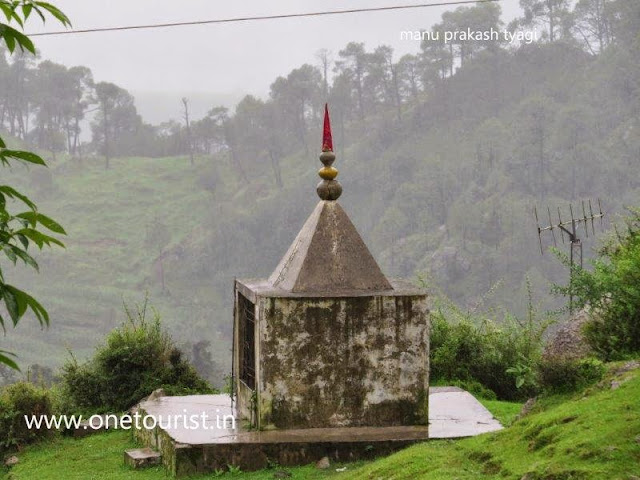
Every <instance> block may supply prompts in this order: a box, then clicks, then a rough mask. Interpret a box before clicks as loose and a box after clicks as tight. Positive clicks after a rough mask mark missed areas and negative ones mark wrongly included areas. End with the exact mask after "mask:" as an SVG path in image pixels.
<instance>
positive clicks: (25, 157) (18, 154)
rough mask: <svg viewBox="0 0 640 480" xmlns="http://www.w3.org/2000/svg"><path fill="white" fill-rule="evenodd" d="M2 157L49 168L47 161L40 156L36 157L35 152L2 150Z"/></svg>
mask: <svg viewBox="0 0 640 480" xmlns="http://www.w3.org/2000/svg"><path fill="white" fill-rule="evenodd" d="M0 156H2V157H9V158H17V159H19V160H22V161H25V162H28V163H34V164H36V165H44V166H45V167H46V166H47V164H46V163H45V161H44V160H43V159H42V158H41V157H40V156H39V155H36V154H35V153H33V152H25V151H21V150H2V151H0Z"/></svg>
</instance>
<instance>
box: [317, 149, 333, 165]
mask: <svg viewBox="0 0 640 480" xmlns="http://www.w3.org/2000/svg"><path fill="white" fill-rule="evenodd" d="M335 160H336V154H335V153H333V152H332V151H330V150H326V151H324V152H322V153H321V154H320V161H321V162H322V164H323V165H324V166H325V167H330V166H331V165H332V164H333V162H334V161H335Z"/></svg>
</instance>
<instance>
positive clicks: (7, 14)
mask: <svg viewBox="0 0 640 480" xmlns="http://www.w3.org/2000/svg"><path fill="white" fill-rule="evenodd" d="M0 10H2V13H4V16H5V17H6V18H7V22H10V21H11V16H12V15H13V11H12V8H11V7H10V6H9V5H7V4H6V3H0Z"/></svg>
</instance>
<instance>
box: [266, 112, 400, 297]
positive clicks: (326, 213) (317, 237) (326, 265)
mask: <svg viewBox="0 0 640 480" xmlns="http://www.w3.org/2000/svg"><path fill="white" fill-rule="evenodd" d="M335 159H336V156H335V154H334V153H333V140H332V137H331V123H330V120H329V109H328V106H327V105H325V111H324V129H323V140H322V154H321V155H320V161H321V162H322V164H323V165H324V166H323V167H322V168H321V169H320V170H319V171H318V175H320V178H321V179H322V180H321V181H320V183H318V187H317V192H318V196H319V197H320V202H319V203H318V205H317V206H316V208H315V209H314V210H313V212H312V213H311V216H309V218H308V219H307V221H306V222H305V224H304V226H303V227H302V229H301V230H300V232H299V233H298V235H297V236H296V238H295V240H294V241H293V243H292V244H291V246H290V247H289V250H288V251H287V253H286V254H285V256H284V257H283V258H282V260H280V263H279V264H278V266H277V267H276V269H275V270H274V271H273V273H272V274H271V276H270V277H269V280H268V283H269V284H270V285H271V286H272V287H273V288H276V289H278V290H284V291H287V292H291V293H300V294H305V293H320V292H321V293H325V294H332V293H333V294H335V293H343V292H368V291H385V290H393V287H392V286H391V283H390V282H389V281H388V280H387V278H386V277H385V276H384V274H383V273H382V270H381V269H380V267H379V266H378V263H377V262H376V261H375V259H374V258H373V255H371V252H370V251H369V249H368V248H367V246H366V245H365V243H364V241H363V240H362V237H360V234H359V233H358V231H357V230H356V227H355V226H354V225H353V223H352V222H351V220H350V219H349V216H348V215H347V214H346V212H345V211H344V210H343V209H342V207H341V206H340V204H339V203H338V201H337V200H338V198H339V197H340V195H341V194H342V186H341V185H340V183H339V182H338V181H337V180H336V177H337V176H338V170H337V169H336V168H335V167H333V162H334V161H335Z"/></svg>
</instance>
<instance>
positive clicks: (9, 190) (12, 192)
mask: <svg viewBox="0 0 640 480" xmlns="http://www.w3.org/2000/svg"><path fill="white" fill-rule="evenodd" d="M0 193H4V194H5V195H7V196H8V197H10V198H17V199H19V200H21V201H22V202H23V203H24V204H26V205H27V206H28V207H29V208H30V209H31V210H34V211H35V210H36V205H35V203H33V202H32V201H31V200H30V199H29V197H27V196H26V195H23V194H22V193H20V192H18V191H17V190H16V189H15V188H13V187H10V186H9V185H0Z"/></svg>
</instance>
